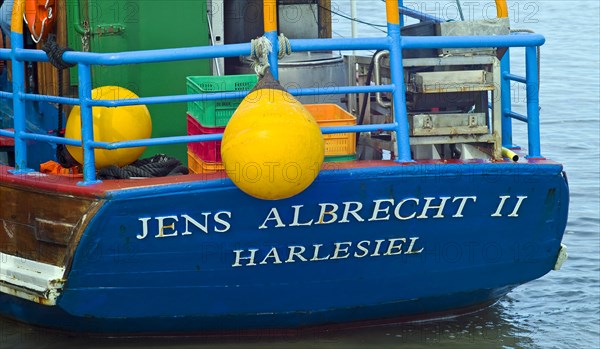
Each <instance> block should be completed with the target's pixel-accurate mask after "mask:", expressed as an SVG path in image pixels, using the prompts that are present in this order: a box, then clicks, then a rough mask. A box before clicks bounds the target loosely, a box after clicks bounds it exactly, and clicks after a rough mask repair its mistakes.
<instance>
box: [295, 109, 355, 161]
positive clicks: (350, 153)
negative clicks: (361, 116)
mask: <svg viewBox="0 0 600 349" xmlns="http://www.w3.org/2000/svg"><path fill="white" fill-rule="evenodd" d="M304 107H305V108H306V109H307V110H308V111H309V112H310V113H311V114H312V116H313V117H314V118H315V121H317V123H318V124H319V126H325V127H327V126H352V125H356V117H354V115H352V114H350V113H348V112H347V111H345V110H344V109H342V108H341V107H340V106H338V105H337V104H305V105H304ZM323 138H324V139H325V161H326V162H338V161H351V160H355V159H356V133H332V134H326V135H323Z"/></svg>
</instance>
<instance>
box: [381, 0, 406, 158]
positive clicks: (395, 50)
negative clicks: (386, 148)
mask: <svg viewBox="0 0 600 349" xmlns="http://www.w3.org/2000/svg"><path fill="white" fill-rule="evenodd" d="M386 14H387V29H388V38H389V40H390V75H391V78H392V84H393V85H394V92H392V96H393V97H392V100H393V102H394V104H393V108H394V122H395V133H396V147H397V149H396V154H398V160H397V161H399V162H410V161H412V157H411V155H410V140H409V136H408V117H407V115H406V91H405V86H404V72H403V69H402V45H401V40H402V38H401V36H400V14H399V12H398V0H387V1H386Z"/></svg>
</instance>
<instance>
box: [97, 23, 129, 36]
mask: <svg viewBox="0 0 600 349" xmlns="http://www.w3.org/2000/svg"><path fill="white" fill-rule="evenodd" d="M124 31H125V26H124V25H122V24H100V25H97V26H96V30H95V32H94V34H97V35H120V34H122V33H123V32H124Z"/></svg>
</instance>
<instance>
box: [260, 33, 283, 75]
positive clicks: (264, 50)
mask: <svg viewBox="0 0 600 349" xmlns="http://www.w3.org/2000/svg"><path fill="white" fill-rule="evenodd" d="M278 41H279V54H278V58H279V59H282V58H283V57H285V56H286V55H290V54H292V45H291V44H290V40H289V39H288V38H286V37H285V36H284V35H283V34H279V37H278ZM272 51H273V46H272V44H271V41H269V39H267V38H266V37H264V36H261V37H259V38H256V39H252V40H251V41H250V59H251V60H252V65H251V66H252V68H253V69H254V71H255V72H256V75H258V76H264V75H265V71H266V69H267V68H269V67H270V64H269V53H271V52H272Z"/></svg>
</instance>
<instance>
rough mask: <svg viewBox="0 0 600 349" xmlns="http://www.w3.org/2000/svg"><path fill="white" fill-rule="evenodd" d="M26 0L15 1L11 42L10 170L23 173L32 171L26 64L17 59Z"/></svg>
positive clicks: (20, 47) (21, 47)
mask: <svg viewBox="0 0 600 349" xmlns="http://www.w3.org/2000/svg"><path fill="white" fill-rule="evenodd" d="M24 8H25V2H24V1H22V0H20V1H15V3H14V5H13V14H12V23H11V32H10V42H11V56H10V59H11V60H12V80H13V81H12V87H13V98H12V100H13V113H14V130H15V169H14V170H13V171H10V172H11V173H13V174H22V173H28V172H32V171H33V170H32V169H30V168H28V167H27V143H26V141H25V139H24V138H23V133H25V132H27V127H26V125H27V123H26V121H25V120H26V118H27V115H26V113H25V100H24V99H23V94H24V93H25V64H24V62H23V61H22V60H19V59H17V55H16V52H17V51H18V50H21V49H23V11H24Z"/></svg>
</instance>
